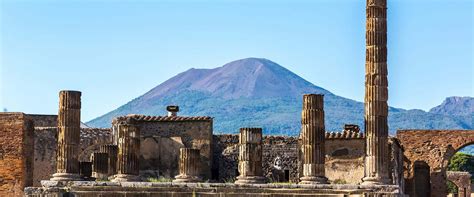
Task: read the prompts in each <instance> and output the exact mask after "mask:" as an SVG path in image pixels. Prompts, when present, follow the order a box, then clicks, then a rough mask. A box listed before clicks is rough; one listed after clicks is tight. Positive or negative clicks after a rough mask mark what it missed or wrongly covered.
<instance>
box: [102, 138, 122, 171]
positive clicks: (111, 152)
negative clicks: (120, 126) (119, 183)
mask: <svg viewBox="0 0 474 197" xmlns="http://www.w3.org/2000/svg"><path fill="white" fill-rule="evenodd" d="M99 152H101V153H107V156H108V160H107V163H108V165H107V166H108V172H107V176H112V175H114V174H117V154H118V147H117V145H111V144H107V145H102V146H100V148H99Z"/></svg>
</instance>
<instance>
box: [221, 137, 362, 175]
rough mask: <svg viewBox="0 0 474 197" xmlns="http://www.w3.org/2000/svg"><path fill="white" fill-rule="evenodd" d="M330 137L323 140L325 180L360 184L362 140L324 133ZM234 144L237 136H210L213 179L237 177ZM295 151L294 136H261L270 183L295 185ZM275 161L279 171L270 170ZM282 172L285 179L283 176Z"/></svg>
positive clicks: (264, 169)
mask: <svg viewBox="0 0 474 197" xmlns="http://www.w3.org/2000/svg"><path fill="white" fill-rule="evenodd" d="M330 135H331V136H334V137H332V138H328V139H327V140H326V145H325V147H326V165H325V166H326V176H327V177H328V178H329V180H331V181H338V182H339V183H358V182H360V180H361V178H362V177H363V175H364V174H363V170H364V167H363V162H364V161H363V157H364V153H365V152H364V151H365V149H364V147H365V139H364V138H362V137H360V138H358V137H356V136H357V135H355V138H350V137H342V136H343V134H327V136H330ZM335 136H340V137H338V138H337V137H335ZM344 136H347V135H344ZM348 136H350V135H348ZM238 141H239V137H238V135H214V142H213V144H214V149H213V152H214V153H213V154H214V158H215V159H214V164H213V165H214V166H215V167H216V169H215V172H216V173H217V180H219V181H224V182H233V180H235V177H237V176H238V171H237V165H238V154H239V149H238ZM298 150H299V148H298V138H297V137H287V136H264V137H263V172H264V176H265V177H267V178H269V179H270V180H271V181H273V182H281V180H286V178H289V180H288V181H290V182H298V181H299V177H300V174H301V173H300V170H299V169H301V167H299V166H300V165H301V164H300V162H299V159H298V158H299V151H298ZM277 160H279V161H277ZM277 162H280V163H281V169H282V170H275V168H274V167H273V166H274V165H275V164H276V163H277ZM285 171H287V172H286V173H288V174H289V177H285V176H286V175H285ZM281 176H283V178H281ZM278 178H279V179H278Z"/></svg>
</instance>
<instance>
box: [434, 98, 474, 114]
mask: <svg viewBox="0 0 474 197" xmlns="http://www.w3.org/2000/svg"><path fill="white" fill-rule="evenodd" d="M430 112H431V113H435V114H445V115H455V116H465V115H472V114H474V97H467V96H466V97H457V96H453V97H448V98H446V100H444V101H443V103H441V105H438V106H436V107H433V108H432V109H431V110H430Z"/></svg>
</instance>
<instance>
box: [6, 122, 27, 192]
mask: <svg viewBox="0 0 474 197" xmlns="http://www.w3.org/2000/svg"><path fill="white" fill-rule="evenodd" d="M33 143H34V141H33V122H32V121H31V120H30V119H29V118H28V117H27V116H26V115H25V114H23V113H0V196H22V195H23V188H24V187H26V186H32V184H33V179H32V177H33Z"/></svg>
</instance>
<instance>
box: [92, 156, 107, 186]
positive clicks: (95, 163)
mask: <svg viewBox="0 0 474 197" xmlns="http://www.w3.org/2000/svg"><path fill="white" fill-rule="evenodd" d="M108 160H109V155H108V154H107V153H99V152H95V153H92V154H91V162H92V177H94V178H95V179H96V180H108V175H107V174H108V173H109V162H108Z"/></svg>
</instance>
